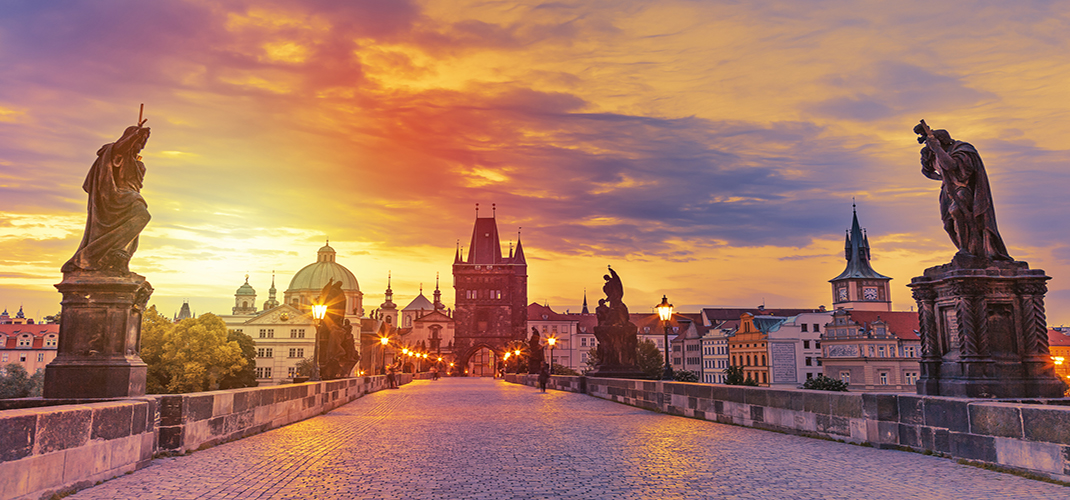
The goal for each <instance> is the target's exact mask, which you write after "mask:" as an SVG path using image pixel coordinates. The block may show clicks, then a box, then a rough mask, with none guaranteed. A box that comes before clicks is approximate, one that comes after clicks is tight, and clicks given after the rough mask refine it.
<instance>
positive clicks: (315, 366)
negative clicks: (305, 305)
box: [311, 304, 327, 382]
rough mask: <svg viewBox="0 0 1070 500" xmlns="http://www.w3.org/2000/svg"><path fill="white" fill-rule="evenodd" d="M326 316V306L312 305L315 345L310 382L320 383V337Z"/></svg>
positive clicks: (324, 327) (324, 328) (313, 347)
mask: <svg viewBox="0 0 1070 500" xmlns="http://www.w3.org/2000/svg"><path fill="white" fill-rule="evenodd" d="M326 314H327V304H312V317H313V318H316V321H317V323H316V343H315V344H313V346H312V377H311V378H312V380H314V381H316V382H319V381H320V337H321V336H323V333H324V330H326V325H325V324H324V323H323V316H325V315H326Z"/></svg>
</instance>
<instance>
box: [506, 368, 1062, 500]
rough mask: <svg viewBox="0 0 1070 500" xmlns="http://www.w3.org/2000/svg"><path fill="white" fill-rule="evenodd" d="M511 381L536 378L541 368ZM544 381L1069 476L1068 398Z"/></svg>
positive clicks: (685, 410) (664, 406) (720, 416)
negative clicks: (1019, 398)
mask: <svg viewBox="0 0 1070 500" xmlns="http://www.w3.org/2000/svg"><path fill="white" fill-rule="evenodd" d="M505 379H506V381H508V382H513V383H519V384H524V385H529V386H533V387H534V386H536V385H537V384H538V377H537V376H535V375H519V376H517V375H507V376H506V378H505ZM547 385H548V387H550V388H553V389H557V390H563V391H569V392H581V393H585V394H589V395H591V396H594V397H598V398H601V399H607V400H610V401H615V402H618V403H624V404H628V405H632V406H637V407H640V408H646V409H649V410H653V411H660V412H664V413H669V414H672V415H680V416H685V417H692V418H699V419H704V420H710V421H714V422H720V423H725V424H733V425H741V426H745V427H754V428H759V429H766V430H773V431H778V432H785V433H789V434H799V435H805V436H813V437H820V438H826V439H835V440H842V441H845V442H849V443H855V444H866V445H872V446H876V447H880V448H910V449H912V450H915V451H919V452H933V453H937V454H940V455H944V456H948V457H953V458H961V459H966V460H972V461H978V462H985V463H990V464H995V465H1000V466H1004V467H1010V468H1014V469H1020V470H1024V471H1029V472H1033V473H1037V474H1042V475H1045V476H1048V477H1050V478H1052V479H1058V480H1062V481H1070V400H1067V399H1051V400H1031V401H994V400H990V399H965V398H949V397H937V396H920V395H915V394H896V393H887V394H880V393H854V392H826V391H808V390H803V389H770V388H764V387H744V386H727V385H710V384H697V383H685V382H663V381H660V380H631V379H609V378H595V377H564V376H557V375H555V376H553V377H551V380H550V382H549V383H548V384H547ZM581 387H582V388H583V389H580V388H581Z"/></svg>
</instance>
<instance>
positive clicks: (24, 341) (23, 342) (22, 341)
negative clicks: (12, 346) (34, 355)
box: [19, 335, 33, 347]
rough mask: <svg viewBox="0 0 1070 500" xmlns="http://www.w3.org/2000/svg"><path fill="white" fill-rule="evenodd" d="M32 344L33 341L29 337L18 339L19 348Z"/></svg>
mask: <svg viewBox="0 0 1070 500" xmlns="http://www.w3.org/2000/svg"><path fill="white" fill-rule="evenodd" d="M32 343H33V340H32V339H31V337H30V336H29V335H26V336H23V337H19V347H30V344H32Z"/></svg>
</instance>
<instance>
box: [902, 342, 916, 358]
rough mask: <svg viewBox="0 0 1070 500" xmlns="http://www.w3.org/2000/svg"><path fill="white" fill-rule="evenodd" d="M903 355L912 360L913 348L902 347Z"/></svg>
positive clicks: (909, 346)
mask: <svg viewBox="0 0 1070 500" xmlns="http://www.w3.org/2000/svg"><path fill="white" fill-rule="evenodd" d="M903 353H904V354H906V357H908V358H913V357H914V346H912V345H908V346H906V347H903Z"/></svg>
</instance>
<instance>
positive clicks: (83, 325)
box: [44, 272, 152, 398]
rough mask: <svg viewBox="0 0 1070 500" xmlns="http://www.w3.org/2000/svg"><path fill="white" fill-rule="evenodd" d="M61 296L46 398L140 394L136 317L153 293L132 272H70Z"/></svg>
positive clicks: (141, 370)
mask: <svg viewBox="0 0 1070 500" xmlns="http://www.w3.org/2000/svg"><path fill="white" fill-rule="evenodd" d="M56 288H57V289H59V291H60V293H62V294H63V301H62V306H63V311H62V316H61V317H62V319H61V322H60V326H59V346H58V349H57V353H56V359H55V360H53V361H52V362H51V363H49V364H48V366H46V367H45V384H44V397H46V398H116V397H126V396H141V395H144V394H145V377H146V373H147V366H146V365H145V362H144V361H142V360H141V357H140V356H138V351H139V350H140V347H141V314H142V312H143V311H144V309H145V304H146V303H147V302H148V300H149V296H151V295H152V286H151V285H149V283H148V282H147V281H145V277H143V276H139V275H137V274H134V273H113V274H104V273H89V272H73V273H67V274H65V275H64V278H63V282H61V283H60V284H58V285H56Z"/></svg>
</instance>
